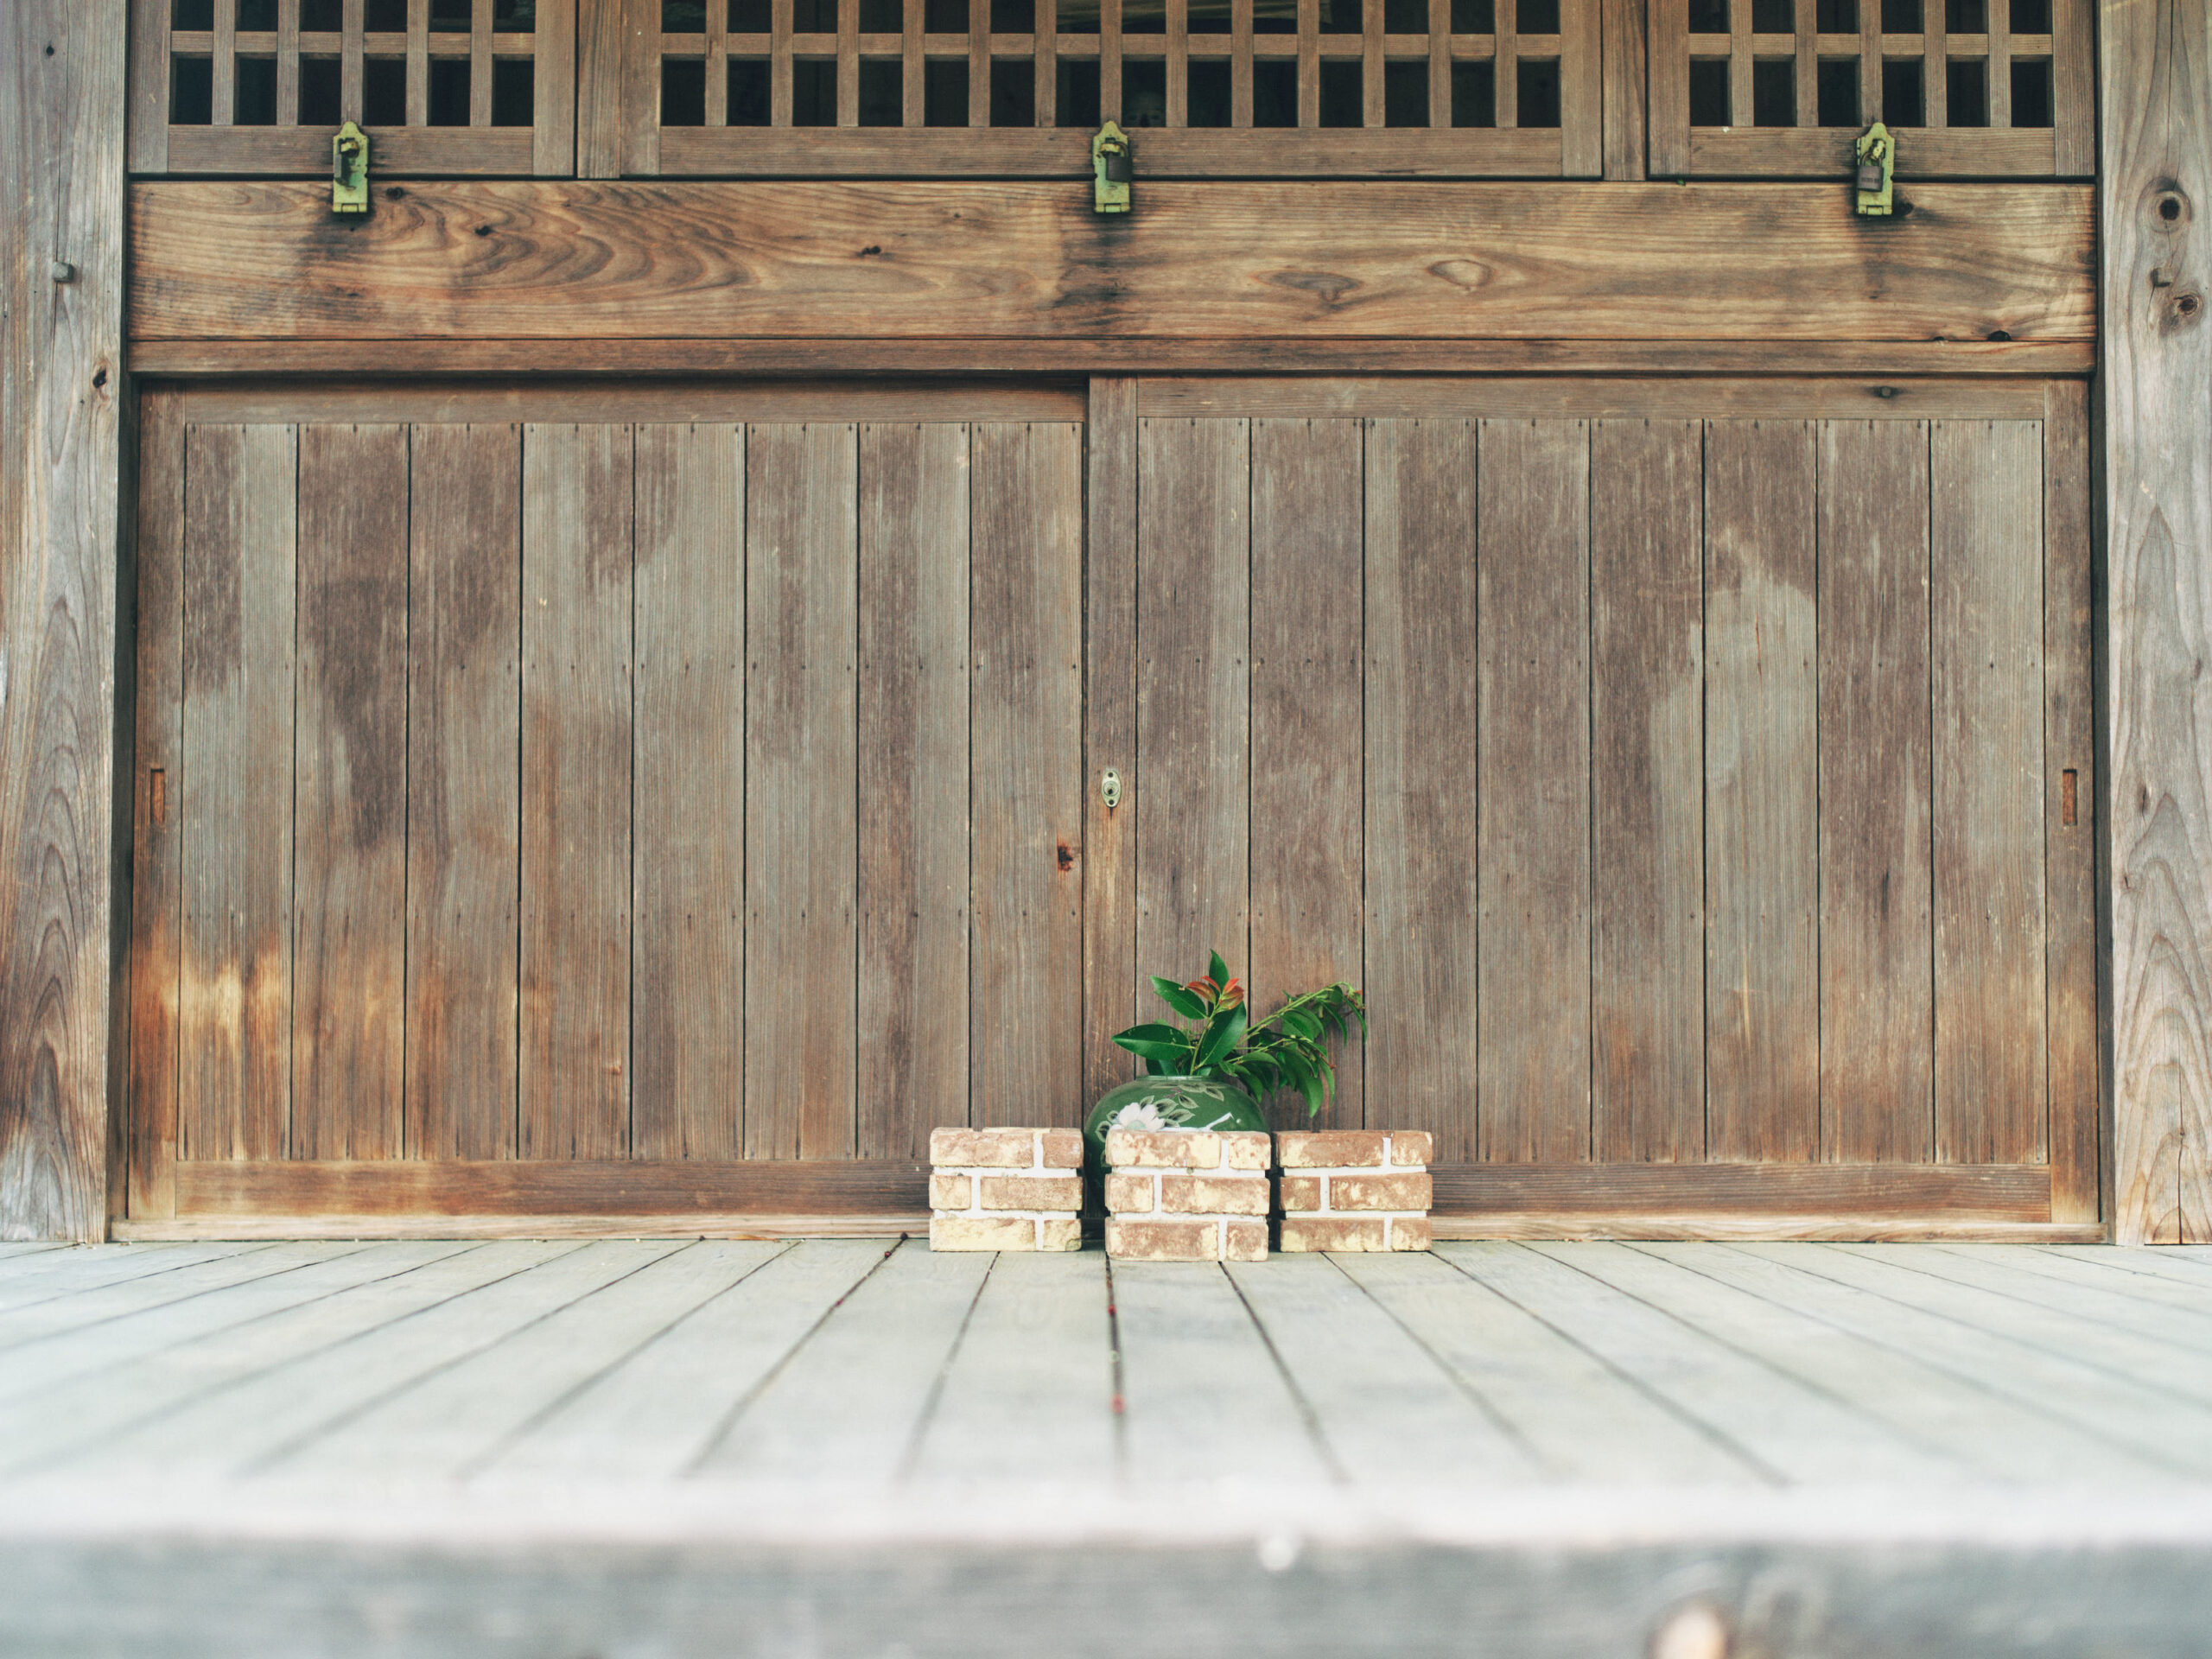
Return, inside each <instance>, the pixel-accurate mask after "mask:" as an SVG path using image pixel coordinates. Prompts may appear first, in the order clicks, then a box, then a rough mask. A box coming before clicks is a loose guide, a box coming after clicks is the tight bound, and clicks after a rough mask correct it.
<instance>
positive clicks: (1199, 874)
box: [1136, 420, 1251, 1020]
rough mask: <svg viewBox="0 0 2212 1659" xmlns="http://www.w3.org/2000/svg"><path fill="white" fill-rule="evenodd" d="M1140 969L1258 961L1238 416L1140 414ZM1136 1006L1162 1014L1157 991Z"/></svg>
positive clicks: (1176, 972)
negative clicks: (1143, 787) (1146, 793)
mask: <svg viewBox="0 0 2212 1659" xmlns="http://www.w3.org/2000/svg"><path fill="white" fill-rule="evenodd" d="M1139 424H1140V439H1139V452H1140V461H1139V465H1140V467H1141V474H1142V478H1143V487H1142V490H1141V499H1140V501H1139V505H1138V531H1137V537H1138V545H1137V651H1138V657H1137V752H1138V764H1139V766H1141V769H1142V771H1143V772H1144V774H1145V777H1146V780H1147V785H1148V786H1149V789H1150V791H1151V796H1152V798H1153V799H1154V800H1155V801H1156V802H1157V803H1158V804H1157V805H1156V806H1155V807H1154V810H1152V812H1151V813H1150V814H1149V816H1147V817H1146V818H1145V820H1144V825H1143V830H1142V833H1141V835H1140V836H1139V837H1138V841H1137V872H1136V874H1137V906H1136V915H1137V953H1136V963H1137V971H1138V973H1139V974H1140V975H1153V974H1160V975H1164V976H1166V977H1168V978H1170V979H1176V980H1183V979H1188V978H1190V977H1191V976H1193V975H1197V974H1201V973H1204V972H1205V966H1206V953H1207V952H1208V951H1209V950H1218V951H1220V952H1221V954H1222V956H1223V957H1224V958H1226V959H1227V961H1228V963H1229V970H1230V973H1232V974H1236V975H1240V976H1241V975H1243V974H1244V973H1245V972H1247V971H1248V970H1249V967H1250V956H1249V928H1248V914H1249V894H1250V885H1249V884H1250V862H1249V855H1250V844H1251V843H1250V836H1251V823H1250V806H1251V795H1250V744H1249V736H1250V713H1251V681H1250V674H1249V662H1248V660H1247V658H1248V657H1249V651H1250V644H1251V623H1250V612H1249V596H1250V580H1249V578H1250V569H1251V567H1250V558H1251V535H1250V531H1251V516H1250V506H1251V502H1250V492H1251V453H1250V451H1251V445H1250V434H1249V423H1247V422H1244V421H1241V420H1202V421H1201V420H1171V421H1152V420H1147V421H1144V422H1141V423H1139ZM1137 1010H1138V1017H1139V1018H1141V1019H1144V1020H1153V1019H1164V1018H1166V1017H1168V1016H1167V1014H1166V1010H1165V1009H1163V1008H1161V1007H1160V1004H1159V1002H1158V1001H1157V1000H1156V999H1155V998H1154V996H1153V995H1152V994H1151V993H1150V992H1149V991H1147V992H1145V993H1144V994H1143V995H1141V996H1140V997H1139V998H1138V1000H1137Z"/></svg>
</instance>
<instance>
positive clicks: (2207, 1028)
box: [2099, 0, 2212, 1243]
mask: <svg viewBox="0 0 2212 1659" xmlns="http://www.w3.org/2000/svg"><path fill="white" fill-rule="evenodd" d="M2100 11H2101V24H2102V27H2101V35H2102V42H2103V44H2102V51H2101V61H2100V71H2099V73H2100V75H2101V92H2102V98H2103V111H2104V120H2103V123H2102V131H2103V137H2102V140H2101V143H2102V148H2103V157H2102V159H2103V163H2104V165H2103V191H2104V197H2103V205H2104V214H2103V218H2104V226H2105V238H2106V240H2105V247H2104V296H2103V298H2104V306H2103V311H2104V335H2103V346H2104V353H2105V357H2104V361H2105V377H2104V383H2103V388H2102V390H2103V403H2104V483H2105V494H2104V508H2105V515H2106V538H2107V540H2106V545H2107V589H2106V607H2107V609H2106V618H2105V626H2106V639H2105V647H2106V675H2107V685H2108V686H2109V688H2110V690H2109V693H2108V697H2107V710H2106V721H2107V729H2106V736H2107V743H2108V745H2109V753H2110V757H2111V758H2110V761H2109V763H2108V765H2107V768H2106V771H2107V775H2108V776H2109V778H2110V779H2111V784H2110V789H2109V793H2108V794H2107V797H2106V808H2107V823H2109V825H2110V831H2109V834H2110V841H2109V842H2108V846H2107V854H2108V857H2109V860H2110V879H2109V880H2108V881H2107V883H2106V889H2105V890H2106V892H2107V893H2108V894H2109V895H2110V898H2109V902H2110V904H2111V906H2112V908H2111V911H2110V913H2109V917H2108V918H2107V939H2108V941H2109V949H2110V950H2111V953H2112V966H2111V981H2110V983H2111V997H2112V1002H2111V1008H2112V1027H2113V1029H2112V1044H2113V1059H2112V1066H2113V1071H2112V1078H2113V1141H2114V1146H2113V1205H2114V1207H2113V1230H2114V1233H2115V1235H2116V1236H2117V1237H2118V1239H2119V1241H2120V1243H2201V1242H2206V1241H2212V704H2208V702H2207V700H2206V699H2207V692H2206V682H2205V680H2204V678H2203V676H2202V666H2201V664H2202V662H2203V659H2204V657H2205V654H2206V652H2208V650H2212V330H2208V328H2207V327H2206V326H2205V325H2206V320H2207V315H2208V305H2207V295H2206V287H2205V283H2206V277H2207V268H2208V265H2212V226H2202V225H2199V224H2198V223H2197V220H2198V219H2199V218H2200V216H2202V214H2204V213H2207V212H2208V211H2212V112H2208V111H2207V108H2206V104H2205V99H2204V86H2205V84H2206V78H2207V76H2208V75H2212V42H2208V39H2207V6H2206V0H2136V3H2121V0H2107V3H2105V4H2104V5H2102V6H2101V8H2100Z"/></svg>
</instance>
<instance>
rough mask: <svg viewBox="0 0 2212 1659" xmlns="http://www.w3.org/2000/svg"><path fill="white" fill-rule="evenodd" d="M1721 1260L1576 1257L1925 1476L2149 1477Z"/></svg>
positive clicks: (2107, 1448) (1614, 1253) (1936, 1356)
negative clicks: (1963, 1470)
mask: <svg viewBox="0 0 2212 1659" xmlns="http://www.w3.org/2000/svg"><path fill="white" fill-rule="evenodd" d="M1539 1248H1541V1247H1539ZM1738 1259H1740V1258H1738ZM1729 1260H1730V1258H1729V1257H1727V1256H1726V1255H1722V1254H1719V1253H1713V1252H1708V1253H1707V1254H1705V1255H1698V1256H1695V1257H1692V1258H1685V1257H1683V1256H1682V1255H1681V1252H1680V1251H1678V1250H1670V1249H1667V1248H1666V1247H1664V1246H1656V1247H1653V1248H1650V1249H1637V1248H1632V1247H1630V1246H1628V1245H1624V1244H1607V1245H1594V1246H1592V1247H1590V1248H1589V1249H1583V1250H1579V1251H1577V1252H1576V1254H1575V1261H1576V1263H1577V1264H1578V1265H1579V1266H1580V1267H1581V1268H1583V1270H1584V1271H1585V1272H1588V1273H1594V1274H1599V1275H1600V1276H1601V1277H1603V1278H1604V1279H1605V1281H1607V1282H1608V1283H1611V1284H1613V1285H1616V1286H1618V1287H1620V1288H1621V1289H1623V1290H1625V1291H1627V1292H1628V1293H1629V1294H1631V1295H1634V1296H1637V1297H1640V1298H1642V1299H1643V1300H1644V1301H1646V1302H1649V1303H1650V1304H1651V1305H1652V1306H1655V1307H1658V1308H1661V1309H1662V1310H1664V1311H1665V1312H1668V1313H1673V1314H1675V1316H1676V1317H1677V1318H1681V1319H1689V1320H1693V1321H1694V1322H1695V1323H1696V1325H1697V1326H1698V1328H1699V1329H1700V1330H1702V1331H1705V1332H1708V1333H1710V1334H1711V1335H1713V1336H1714V1337H1716V1338H1719V1339H1720V1340H1722V1341H1724V1342H1727V1343H1730V1344H1732V1345H1734V1346H1735V1347H1737V1348H1738V1349H1739V1350H1741V1351H1743V1352H1745V1353H1748V1354H1751V1355H1754V1356H1756V1357H1758V1358H1759V1359H1761V1360H1763V1361H1764V1362H1765V1363H1767V1364H1770V1365H1771V1366H1773V1367H1774V1368H1775V1369H1776V1370H1778V1371H1781V1372H1783V1374H1785V1375H1787V1376H1795V1377H1796V1378H1797V1379H1798V1380H1799V1381H1801V1382H1802V1383H1805V1384H1806V1385H1807V1386H1808V1387H1810V1388H1815V1389H1819V1390H1821V1392H1822V1393H1824V1394H1827V1395H1830V1396H1831V1397H1832V1398H1834V1399H1835V1400H1836V1401H1838V1402H1840V1403H1842V1404H1844V1405H1846V1406H1847V1407H1849V1408H1851V1409H1853V1410H1854V1411H1857V1412H1859V1413H1860V1414H1863V1415H1865V1416H1866V1417H1869V1418H1872V1420H1874V1421H1878V1422H1880V1423H1883V1424H1885V1425H1886V1426H1887V1427H1889V1428H1890V1429H1891V1432H1893V1433H1896V1434H1897V1436H1899V1437H1900V1438H1901V1439H1904V1440H1909V1441H1912V1442H1914V1443H1916V1444H1918V1445H1920V1446H1923V1447H1924V1448H1926V1450H1927V1452H1928V1457H1929V1468H1930V1469H1931V1470H1938V1469H1941V1468H1942V1467H1943V1466H1944V1465H1949V1464H1952V1463H1954V1462H1957V1463H1962V1464H1965V1465H1967V1466H1968V1467H1970V1468H1973V1469H1974V1470H1976V1471H1980V1473H1982V1474H1986V1475H1993V1476H1995V1477H1997V1478H2000V1479H2005V1480H2034V1479H2037V1478H2039V1477H2043V1476H2045V1475H2048V1474H2049V1473H2050V1472H2051V1471H2052V1470H2053V1469H2054V1468H2056V1469H2091V1468H2096V1467H2098V1466H2100V1465H2120V1466H2122V1467H2126V1469H2127V1470H2128V1472H2130V1473H2131V1474H2134V1475H2137V1476H2143V1475H2151V1474H2155V1473H2156V1472H2157V1470H2156V1469H2155V1467H2153V1466H2152V1465H2146V1464H2145V1462H2144V1461H2143V1460H2142V1459H2139V1458H2130V1457H2128V1456H2127V1455H2126V1453H2124V1452H2119V1451H2117V1450H2116V1449H2115V1448H2114V1447H2113V1444H2112V1442H2111V1441H2110V1440H2107V1439H2106V1438H2104V1437H2102V1436H2097V1435H2094V1434H2092V1433H2085V1432H2084V1431H2083V1430H2082V1429H2081V1428H2079V1427H2076V1426H2075V1425H2074V1424H2072V1423H2069V1422H2068V1421H2065V1420H2063V1418H2060V1417H2058V1416H2056V1414H2052V1413H2050V1412H2049V1411H2047V1410H2042V1409H2037V1408H2036V1407H2035V1406H2034V1405H2033V1404H2028V1405H2023V1404H2022V1403H2021V1402H2019V1401H2018V1400H2017V1399H2013V1398H2010V1397H2008V1396H2007V1395H2005V1394H2004V1393H2002V1392H2000V1391H1999V1390H1997V1389H1993V1388H1991V1387H1990V1386H1988V1385H1987V1384H1986V1383H1985V1382H1984V1381H1983V1379H1982V1378H1981V1376H1980V1375H1979V1374H1978V1371H1977V1370H1976V1368H1974V1367H1972V1366H1969V1365H1960V1364H1949V1365H1947V1364H1946V1363H1944V1361H1945V1360H1946V1359H1947V1358H1948V1357H1949V1355H1948V1351H1947V1350H1945V1349H1944V1348H1942V1346H1941V1345H1939V1344H1935V1343H1933V1342H1930V1343H1929V1344H1927V1346H1926V1349H1925V1350H1923V1351H1906V1350H1904V1348H1903V1347H1902V1346H1900V1345H1898V1344H1891V1343H1887V1342H1881V1341H1868V1340H1866V1338H1865V1337H1864V1335H1863V1334H1862V1333H1861V1332H1859V1330H1857V1329H1855V1328H1854V1327H1853V1325H1851V1324H1850V1323H1848V1322H1847V1321H1845V1320H1840V1319H1824V1318H1822V1317H1821V1316H1820V1314H1819V1313H1817V1312H1815V1310H1813V1309H1810V1308H1808V1307H1807V1306H1804V1305H1803V1304H1802V1301H1801V1300H1799V1299H1796V1298H1791V1297H1782V1296H1764V1295H1762V1294H1760V1292H1759V1290H1758V1289H1757V1288H1754V1287H1753V1285H1752V1284H1750V1283H1746V1282H1745V1281H1746V1279H1747V1278H1750V1277H1751V1275H1749V1274H1744V1273H1742V1272H1741V1271H1739V1270H1731V1268H1729V1267H1728V1265H1727V1264H1728V1262H1729ZM1914 1347H1915V1348H1916V1349H1920V1348H1921V1344H1914Z"/></svg>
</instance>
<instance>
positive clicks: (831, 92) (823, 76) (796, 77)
mask: <svg viewBox="0 0 2212 1659" xmlns="http://www.w3.org/2000/svg"><path fill="white" fill-rule="evenodd" d="M931 67H935V66H934V65H932V66H931ZM960 78H961V80H962V82H963V91H964V90H965V83H966V80H967V79H968V66H967V65H966V64H964V63H963V64H962V65H961V66H960ZM966 118H967V114H966V111H965V110H964V109H963V111H962V119H963V120H965V119H966ZM836 124H837V60H836V59H835V58H799V59H797V60H794V61H793V62H792V64H791V125H793V126H795V127H834V126H836Z"/></svg>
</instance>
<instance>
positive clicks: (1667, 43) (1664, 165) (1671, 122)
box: [1606, 0, 1690, 179]
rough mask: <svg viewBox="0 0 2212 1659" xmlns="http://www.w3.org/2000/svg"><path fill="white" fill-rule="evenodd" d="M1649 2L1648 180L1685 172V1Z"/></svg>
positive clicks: (1687, 135)
mask: <svg viewBox="0 0 2212 1659" xmlns="http://www.w3.org/2000/svg"><path fill="white" fill-rule="evenodd" d="M1649 4H1650V7H1651V61H1650V64H1649V83H1648V84H1649V87H1650V112H1649V120H1650V123H1651V137H1650V163H1649V165H1650V169H1651V176H1652V177H1653V178H1655V179H1679V178H1685V177H1687V176H1688V174H1689V170H1690V68H1689V63H1690V36H1689V26H1690V25H1689V0H1649ZM1606 176H1608V177H1611V174H1608V175H1606Z"/></svg>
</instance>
